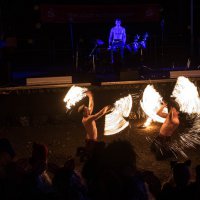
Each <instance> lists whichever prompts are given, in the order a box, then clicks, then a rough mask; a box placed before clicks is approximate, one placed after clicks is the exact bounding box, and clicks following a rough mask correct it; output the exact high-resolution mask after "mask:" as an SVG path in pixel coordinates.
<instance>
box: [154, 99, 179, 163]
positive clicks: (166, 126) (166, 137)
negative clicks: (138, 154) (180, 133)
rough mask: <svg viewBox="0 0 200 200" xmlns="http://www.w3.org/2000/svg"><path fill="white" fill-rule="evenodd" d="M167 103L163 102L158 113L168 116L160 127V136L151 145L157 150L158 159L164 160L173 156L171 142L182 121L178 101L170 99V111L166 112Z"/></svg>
mask: <svg viewBox="0 0 200 200" xmlns="http://www.w3.org/2000/svg"><path fill="white" fill-rule="evenodd" d="M166 106H167V105H166V104H165V103H163V105H162V106H161V108H160V109H159V110H158V112H157V114H158V115H159V116H161V117H164V118H166V119H165V121H164V123H163V124H162V126H161V128H160V132H159V134H158V136H157V137H156V138H155V140H154V141H153V143H152V145H151V150H152V151H153V152H155V154H156V158H157V159H158V160H162V159H165V158H168V157H171V156H172V155H173V154H172V152H171V150H170V146H169V144H170V142H171V136H172V135H173V134H174V133H175V131H176V130H177V128H178V126H179V124H180V121H179V110H180V109H179V105H178V103H177V102H176V101H175V100H173V99H170V102H169V104H168V110H169V112H168V113H164V112H163V109H164V108H165V107H166Z"/></svg>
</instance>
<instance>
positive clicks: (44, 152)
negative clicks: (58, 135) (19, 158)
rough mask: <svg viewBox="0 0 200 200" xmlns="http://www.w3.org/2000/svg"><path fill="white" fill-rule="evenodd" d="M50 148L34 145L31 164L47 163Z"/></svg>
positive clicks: (43, 145)
mask: <svg viewBox="0 0 200 200" xmlns="http://www.w3.org/2000/svg"><path fill="white" fill-rule="evenodd" d="M47 156H48V148H47V146H46V145H45V144H38V143H35V142H34V143H33V146H32V156H31V158H30V163H31V164H33V163H35V162H40V161H41V162H47Z"/></svg>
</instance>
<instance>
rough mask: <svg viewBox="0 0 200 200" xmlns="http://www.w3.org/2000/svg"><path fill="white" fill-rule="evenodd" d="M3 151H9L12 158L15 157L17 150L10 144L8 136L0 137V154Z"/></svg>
mask: <svg viewBox="0 0 200 200" xmlns="http://www.w3.org/2000/svg"><path fill="white" fill-rule="evenodd" d="M2 153H7V154H8V155H9V156H10V157H11V158H14V157H15V151H14V149H13V147H12V145H11V144H10V141H9V140H8V139H6V138H1V139H0V155H1V154H2Z"/></svg>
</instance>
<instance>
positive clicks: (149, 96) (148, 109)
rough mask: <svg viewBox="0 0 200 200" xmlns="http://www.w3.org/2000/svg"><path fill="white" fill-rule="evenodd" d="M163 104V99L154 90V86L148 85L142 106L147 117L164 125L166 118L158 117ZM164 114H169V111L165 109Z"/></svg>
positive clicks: (141, 102)
mask: <svg viewBox="0 0 200 200" xmlns="http://www.w3.org/2000/svg"><path fill="white" fill-rule="evenodd" d="M161 102H162V97H161V96H160V94H159V93H158V92H157V91H156V90H155V89H154V87H153V86H152V85H147V87H146V88H145V90H144V92H143V96H142V100H141V101H140V105H141V107H142V109H143V111H144V112H145V113H146V115H147V116H148V117H150V118H151V119H152V120H153V121H156V122H160V123H163V122H164V121H165V118H163V117H160V116H159V115H157V111H158V110H159V108H160V107H161ZM164 112H166V113H167V110H166V109H165V110H164Z"/></svg>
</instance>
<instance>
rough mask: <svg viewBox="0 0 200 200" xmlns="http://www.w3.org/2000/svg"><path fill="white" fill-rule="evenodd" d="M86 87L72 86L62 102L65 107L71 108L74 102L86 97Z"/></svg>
mask: <svg viewBox="0 0 200 200" xmlns="http://www.w3.org/2000/svg"><path fill="white" fill-rule="evenodd" d="M87 90H88V89H87V88H82V87H78V86H74V85H73V86H72V87H71V88H70V89H69V91H68V92H67V94H66V95H65V98H64V100H63V101H64V102H65V103H66V108H67V109H71V108H72V107H73V106H75V104H76V103H77V102H79V101H81V100H82V99H83V98H84V97H86V94H85V92H86V91H87Z"/></svg>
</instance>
